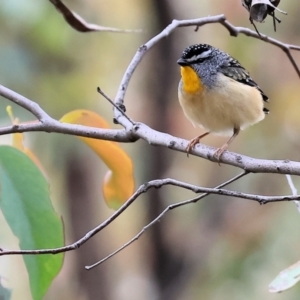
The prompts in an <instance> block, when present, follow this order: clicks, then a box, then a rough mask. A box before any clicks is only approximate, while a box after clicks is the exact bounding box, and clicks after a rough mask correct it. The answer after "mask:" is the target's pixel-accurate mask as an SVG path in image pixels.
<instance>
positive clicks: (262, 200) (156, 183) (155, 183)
mask: <svg viewBox="0 0 300 300" xmlns="http://www.w3.org/2000/svg"><path fill="white" fill-rule="evenodd" d="M247 173H248V172H243V173H242V174H240V175H238V176H236V177H234V178H233V179H232V180H229V181H228V182H226V183H225V184H229V183H231V182H233V181H235V180H237V179H239V178H241V177H242V176H244V175H246V174H247ZM165 185H172V186H177V187H180V188H184V189H186V190H190V191H193V192H194V193H206V194H216V195H222V196H230V197H236V198H242V199H246V200H253V201H257V202H258V203H259V204H267V203H270V202H282V201H294V200H300V195H295V196H293V195H291V196H290V195H288V196H260V195H254V194H247V193H241V192H235V191H230V190H225V189H219V188H218V187H216V188H204V187H198V186H196V185H192V184H189V183H185V182H182V181H178V180H175V179H171V178H166V179H157V180H152V181H149V182H147V183H145V184H143V185H141V186H140V187H139V188H138V189H137V191H136V192H135V193H134V194H133V195H132V196H131V197H130V198H129V199H128V200H127V201H126V202H125V203H124V204H123V205H122V206H121V207H120V208H119V209H118V210H117V211H116V212H115V213H114V214H112V215H111V216H110V217H109V218H108V219H106V220H105V221H104V222H103V223H101V224H100V225H98V226H97V227H95V228H94V229H92V230H91V231H89V232H88V233H87V234H85V236H84V237H82V238H81V239H79V240H78V241H76V242H75V243H73V244H71V245H68V246H65V247H60V248H54V249H40V250H7V249H4V248H0V256H2V255H19V254H27V255H28V254H35V255H36V254H57V253H61V252H67V251H71V250H75V249H77V248H79V247H80V246H81V245H83V244H84V243H85V242H87V241H88V240H89V239H90V238H91V237H93V236H94V235H95V234H97V233H98V232H100V231H102V230H103V229H104V228H106V227H107V226H108V225H109V224H110V223H112V222H113V221H114V220H115V219H116V218H117V217H118V216H119V215H121V214H122V213H123V212H124V211H125V210H126V209H127V208H128V207H129V206H130V205H131V204H132V203H133V202H134V201H135V200H136V199H137V198H138V197H139V196H140V195H142V194H144V193H146V192H147V191H148V190H149V189H150V188H161V187H162V186H165ZM221 186H224V184H222V185H221ZM199 199H201V198H200V197H197V198H193V199H191V200H186V201H183V202H179V203H177V204H173V205H171V206H170V208H167V209H166V210H170V209H174V208H176V207H179V206H183V205H187V204H190V203H194V202H197V201H198V200H199ZM165 213H166V211H164V212H163V213H162V214H161V215H160V216H159V218H161V217H162V216H163V215H164V214H165Z"/></svg>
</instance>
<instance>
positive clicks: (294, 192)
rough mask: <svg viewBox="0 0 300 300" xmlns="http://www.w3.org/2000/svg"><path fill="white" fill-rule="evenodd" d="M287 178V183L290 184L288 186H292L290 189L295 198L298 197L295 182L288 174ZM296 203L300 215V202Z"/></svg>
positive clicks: (295, 201)
mask: <svg viewBox="0 0 300 300" xmlns="http://www.w3.org/2000/svg"><path fill="white" fill-rule="evenodd" d="M285 176H286V179H287V182H288V184H289V186H290V189H291V191H292V194H293V195H294V196H295V195H297V193H298V191H297V189H296V187H295V185H294V182H293V179H292V177H291V175H289V174H286V175H285ZM294 203H295V205H296V207H297V209H298V212H299V213H300V202H299V201H297V200H294Z"/></svg>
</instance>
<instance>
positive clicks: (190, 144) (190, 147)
mask: <svg viewBox="0 0 300 300" xmlns="http://www.w3.org/2000/svg"><path fill="white" fill-rule="evenodd" d="M208 134H209V131H208V132H205V133H203V134H201V135H199V136H197V137H195V138H193V139H192V140H190V142H189V144H188V146H187V147H186V153H187V156H189V154H190V152H191V150H192V149H193V148H194V147H195V146H196V145H197V144H198V143H199V142H200V139H202V138H203V137H205V136H207V135H208Z"/></svg>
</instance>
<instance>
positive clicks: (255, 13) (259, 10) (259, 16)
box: [241, 0, 287, 35]
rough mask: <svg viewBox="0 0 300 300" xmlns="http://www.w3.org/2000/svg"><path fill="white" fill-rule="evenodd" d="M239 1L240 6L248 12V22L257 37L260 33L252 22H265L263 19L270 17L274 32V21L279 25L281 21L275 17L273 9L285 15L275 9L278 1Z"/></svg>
mask: <svg viewBox="0 0 300 300" xmlns="http://www.w3.org/2000/svg"><path fill="white" fill-rule="evenodd" d="M241 1H242V5H243V6H244V7H245V8H246V9H247V10H248V11H249V13H250V18H249V20H250V22H251V24H252V25H253V26H254V28H255V30H256V32H257V33H258V34H259V35H260V33H259V32H258V30H257V28H256V26H255V24H254V22H253V21H256V22H260V23H262V22H263V21H264V20H265V18H266V17H267V16H268V15H270V16H271V17H272V18H273V25H274V31H276V21H277V22H278V23H280V22H281V20H280V19H278V18H277V17H276V16H275V9H276V10H278V11H279V12H281V13H282V14H287V13H286V12H284V11H282V10H280V9H279V8H277V6H278V5H279V2H280V0H241Z"/></svg>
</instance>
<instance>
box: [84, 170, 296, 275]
mask: <svg viewBox="0 0 300 300" xmlns="http://www.w3.org/2000/svg"><path fill="white" fill-rule="evenodd" d="M247 174H249V173H248V172H243V173H241V174H239V175H237V176H235V177H233V178H232V179H230V180H228V181H226V182H224V183H222V184H220V185H218V186H216V187H215V188H214V189H213V190H211V191H208V192H206V193H204V194H201V195H200V196H197V197H195V198H192V199H189V200H185V201H181V202H179V203H175V204H171V205H169V206H167V207H166V208H165V209H164V210H163V211H162V212H161V213H160V214H159V215H158V216H157V217H156V218H155V219H154V220H152V221H151V222H150V223H149V224H147V225H146V226H144V227H143V229H142V230H141V231H140V232H139V233H138V234H136V235H135V236H134V237H133V238H132V239H131V240H129V241H128V242H127V243H125V244H124V245H123V246H121V247H120V248H118V249H117V250H115V251H114V252H112V253H111V254H109V255H107V256H106V257H104V258H103V259H101V260H100V261H98V262H96V263H94V264H93V265H90V266H86V267H85V269H86V270H90V269H92V268H94V267H96V266H98V265H100V264H102V263H104V262H105V261H106V260H108V259H109V258H111V257H113V256H114V255H116V254H117V253H119V252H120V251H122V250H124V249H125V248H127V247H128V246H129V245H131V244H132V243H133V242H135V241H137V240H138V239H139V238H140V237H141V236H142V235H143V234H144V233H145V232H146V231H147V230H148V229H149V228H150V227H151V226H152V225H154V224H156V223H157V222H158V221H160V220H161V218H162V217H163V216H164V215H165V214H166V213H167V212H168V211H170V210H173V209H176V208H178V207H181V206H184V205H187V204H191V203H196V202H198V201H199V200H200V199H203V198H204V197H206V196H208V195H210V194H214V193H215V192H216V191H220V194H222V195H226V196H230V195H229V194H227V192H228V191H227V190H226V192H225V193H224V194H223V192H221V191H225V190H222V189H220V188H222V187H224V186H226V185H228V184H230V183H232V182H234V181H236V180H238V179H240V178H242V177H243V176H245V175H247ZM180 186H181V187H183V186H182V185H180ZM201 189H202V188H201ZM193 191H194V192H195V190H193ZM212 191H214V192H212ZM229 193H230V192H229ZM234 193H236V192H234ZM236 196H237V195H235V196H233V197H236ZM244 196H245V194H244ZM244 196H243V198H244ZM248 196H249V195H247V196H246V198H247V199H249V200H255V201H258V202H259V203H260V204H266V203H269V202H276V201H281V200H282V197H281V196H279V197H271V198H272V200H271V199H270V198H269V197H264V196H258V197H262V198H260V200H258V198H256V197H255V198H256V199H254V198H252V197H253V195H251V196H250V197H248ZM293 196H294V197H296V198H299V199H300V195H298V196H297V195H293ZM237 197H238V196H237ZM283 197H284V198H285V197H288V198H289V197H291V196H283ZM246 198H244V199H246ZM250 198H251V199H250ZM290 200H292V198H290ZM293 201H295V200H293Z"/></svg>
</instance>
